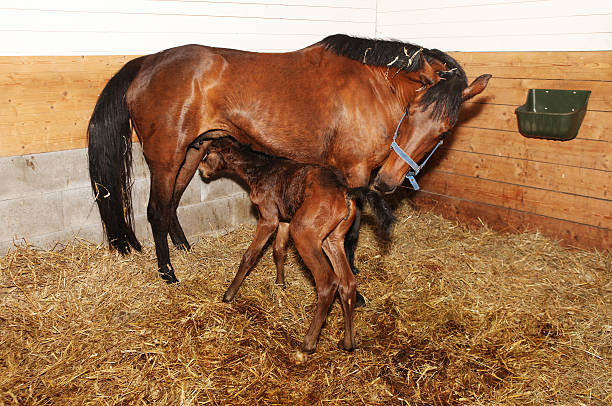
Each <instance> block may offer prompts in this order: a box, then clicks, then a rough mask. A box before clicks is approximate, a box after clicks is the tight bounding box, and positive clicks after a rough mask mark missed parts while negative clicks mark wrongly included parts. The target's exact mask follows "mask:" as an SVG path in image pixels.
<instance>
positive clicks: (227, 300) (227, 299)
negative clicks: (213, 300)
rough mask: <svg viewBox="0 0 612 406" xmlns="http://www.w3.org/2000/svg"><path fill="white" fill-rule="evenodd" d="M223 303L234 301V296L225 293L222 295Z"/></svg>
mask: <svg viewBox="0 0 612 406" xmlns="http://www.w3.org/2000/svg"><path fill="white" fill-rule="evenodd" d="M221 300H222V301H223V302H225V303H229V302H231V301H232V300H234V295H231V294H229V293H228V292H225V294H224V295H223V299H221Z"/></svg>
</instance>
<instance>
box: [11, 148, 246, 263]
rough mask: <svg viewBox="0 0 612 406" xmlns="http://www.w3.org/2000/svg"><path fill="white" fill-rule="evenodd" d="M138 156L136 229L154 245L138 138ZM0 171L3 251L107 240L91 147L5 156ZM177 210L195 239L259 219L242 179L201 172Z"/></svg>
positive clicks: (146, 176)
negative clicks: (205, 176)
mask: <svg viewBox="0 0 612 406" xmlns="http://www.w3.org/2000/svg"><path fill="white" fill-rule="evenodd" d="M133 162H134V167H133V173H134V177H135V178H134V184H133V187H132V199H133V202H132V204H133V207H134V216H135V222H136V224H135V228H136V235H137V236H138V238H139V240H140V241H141V242H142V243H143V244H145V245H149V244H152V236H151V230H150V227H149V223H148V221H147V219H146V211H147V210H146V208H147V202H148V199H149V174H148V170H147V166H146V164H145V162H144V159H143V157H142V153H141V150H140V145H139V144H134V151H133ZM0 173H1V174H2V180H0V255H4V254H5V253H7V252H9V251H10V250H11V249H12V248H13V247H14V246H15V245H23V244H25V243H28V244H31V245H33V246H36V247H39V248H41V249H53V248H55V247H59V246H62V245H63V244H65V243H67V242H72V241H74V240H78V239H83V240H86V241H90V242H92V243H104V236H103V232H102V223H101V221H100V215H99V212H98V207H97V205H96V204H95V202H94V201H93V194H92V192H91V189H90V186H89V174H88V172H87V150H86V149H81V150H72V151H61V152H52V153H45V154H35V155H26V156H20V157H9V158H0ZM178 215H179V220H180V222H181V224H182V225H183V229H184V231H185V234H186V236H187V238H188V240H190V241H195V240H197V239H198V236H201V235H204V234H210V233H219V232H226V231H228V230H231V229H233V228H235V227H237V226H238V225H240V224H245V223H249V224H253V223H255V217H254V212H253V210H252V205H251V203H250V201H249V199H248V194H247V193H246V191H245V190H244V189H243V188H242V187H241V186H240V185H238V184H237V183H235V182H233V181H231V180H229V179H219V180H216V181H214V182H211V183H205V182H203V181H202V180H201V179H200V178H199V176H198V174H197V173H196V175H195V176H194V179H192V181H191V183H190V184H189V186H188V187H187V190H186V191H185V193H184V195H183V197H182V199H181V205H180V206H179V210H178Z"/></svg>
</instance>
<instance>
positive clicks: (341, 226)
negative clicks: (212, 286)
mask: <svg viewBox="0 0 612 406" xmlns="http://www.w3.org/2000/svg"><path fill="white" fill-rule="evenodd" d="M222 171H223V172H231V173H235V174H236V175H238V176H239V177H241V178H242V179H243V180H244V181H245V182H246V183H247V184H248V185H249V188H250V194H249V197H250V198H251V202H253V204H254V205H256V206H257V210H258V213H259V219H258V221H257V229H256V231H255V237H254V239H253V242H252V243H251V245H250V246H249V248H248V249H247V250H246V252H245V253H244V255H243V257H242V261H241V262H240V266H239V268H238V272H237V273H236V276H235V277H234V280H233V281H232V284H231V285H230V287H229V288H228V289H227V291H226V292H225V295H224V297H223V300H224V301H230V300H232V299H233V298H234V296H235V295H236V292H237V291H238V288H239V287H240V285H241V284H242V282H243V281H244V278H245V277H246V275H247V273H248V272H249V271H250V270H251V268H252V267H253V265H254V264H255V261H256V260H257V258H258V257H259V255H260V254H261V251H262V249H263V247H264V245H265V244H266V242H267V241H268V239H269V238H270V236H271V235H272V234H273V233H274V231H276V230H278V231H277V235H276V240H275V243H274V260H275V263H276V273H277V274H276V282H277V283H280V284H283V283H284V270H283V264H284V260H285V253H286V246H287V241H288V238H289V233H290V234H291V237H292V238H293V241H294V243H295V246H296V248H297V250H298V252H299V254H300V256H301V257H302V259H303V261H304V263H305V264H306V266H308V268H309V269H310V271H311V272H312V275H313V277H314V280H315V284H316V289H317V308H316V311H315V316H314V318H313V320H312V322H311V324H310V328H309V329H308V333H307V334H306V337H305V338H304V343H303V344H302V348H301V351H303V352H304V353H309V352H313V351H314V350H315V347H316V343H317V338H318V337H319V333H320V331H321V327H322V326H323V322H324V321H325V318H326V316H327V313H328V311H329V307H330V305H331V303H332V301H333V299H334V297H335V295H336V292H338V293H339V295H340V301H341V303H342V310H343V312H344V339H343V340H342V341H341V342H340V346H341V347H342V348H343V349H345V350H352V349H353V348H354V347H355V341H354V333H353V310H354V306H355V289H356V282H355V277H354V276H353V273H352V272H351V269H350V266H349V263H348V260H347V258H346V255H345V252H344V237H345V235H346V233H347V231H348V230H349V228H350V227H351V225H352V223H353V220H354V218H355V212H356V204H355V200H354V198H352V197H351V194H350V192H349V190H348V188H347V186H346V181H345V180H344V177H343V176H342V174H340V173H339V172H338V171H336V170H333V169H331V168H328V167H321V166H312V165H304V164H299V163H296V162H293V161H290V160H287V159H279V158H275V157H270V156H266V155H264V154H260V153H255V152H253V151H252V150H250V149H249V148H248V147H246V146H243V145H241V144H238V143H237V142H235V141H233V140H231V139H229V138H220V139H217V140H214V141H213V142H212V143H211V144H210V145H209V147H208V154H207V155H206V157H205V158H204V160H203V161H202V162H201V163H200V173H201V175H202V177H204V178H205V179H209V178H211V177H213V176H214V175H216V174H218V173H219V172H222ZM330 262H331V264H330Z"/></svg>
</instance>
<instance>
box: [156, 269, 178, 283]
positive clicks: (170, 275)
mask: <svg viewBox="0 0 612 406" xmlns="http://www.w3.org/2000/svg"><path fill="white" fill-rule="evenodd" d="M158 272H159V276H161V278H162V279H163V280H165V281H166V283H167V284H172V283H178V281H179V280H178V279H176V275H175V274H174V269H173V268H172V265H166V266H164V267H162V268H159V269H158Z"/></svg>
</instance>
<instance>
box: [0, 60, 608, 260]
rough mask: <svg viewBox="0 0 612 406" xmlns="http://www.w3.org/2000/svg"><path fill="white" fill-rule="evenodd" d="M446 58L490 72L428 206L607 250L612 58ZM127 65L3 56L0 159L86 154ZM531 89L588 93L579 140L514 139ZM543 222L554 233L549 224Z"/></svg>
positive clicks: (432, 176) (428, 185) (431, 177)
mask: <svg viewBox="0 0 612 406" xmlns="http://www.w3.org/2000/svg"><path fill="white" fill-rule="evenodd" d="M452 55H453V56H454V57H455V58H456V59H457V60H458V61H459V62H460V63H461V64H462V66H463V67H464V68H465V70H466V72H467V74H468V75H470V77H471V78H474V77H476V76H478V75H480V74H483V73H491V74H493V75H494V76H493V78H492V79H491V81H490V82H489V86H488V88H487V89H486V90H485V92H483V93H482V94H481V95H479V96H477V97H476V98H474V99H473V100H471V101H469V102H467V103H466V104H465V106H464V109H463V111H462V114H461V117H460V122H459V124H458V126H457V128H456V129H455V131H454V136H453V137H450V138H449V141H450V142H448V143H447V144H445V149H444V150H442V151H441V152H440V153H438V154H437V156H436V161H434V162H432V163H431V164H430V165H429V168H427V173H425V174H424V175H423V179H422V183H423V188H424V191H423V192H422V193H420V194H419V193H417V194H416V195H415V200H416V201H417V202H419V201H420V202H428V203H426V204H425V203H423V204H424V205H426V206H427V207H435V206H436V205H435V204H432V203H431V202H432V201H435V200H436V199H438V200H439V201H440V202H442V203H443V204H442V203H440V207H445V209H444V210H442V211H443V212H444V213H445V214H446V215H451V214H452V213H454V214H453V216H454V217H455V218H466V217H469V216H473V215H475V213H478V212H479V211H481V212H482V213H486V214H487V215H486V216H484V214H483V216H484V217H487V218H490V219H493V220H494V221H493V223H494V224H497V225H498V226H499V225H500V224H502V223H504V221H506V223H507V224H514V225H513V226H512V227H510V228H513V227H514V228H516V227H515V226H516V224H517V222H518V221H519V220H520V221H523V222H527V223H529V224H531V223H533V224H532V225H535V226H538V227H540V228H541V229H542V230H544V229H545V230H547V231H546V232H547V233H549V234H550V235H552V236H555V237H558V238H561V239H563V240H564V241H565V242H567V243H570V244H577V245H580V246H584V247H598V248H606V249H609V247H610V244H611V242H610V238H609V236H610V233H609V232H608V231H609V229H610V227H611V217H612V207H611V203H610V202H611V198H610V194H611V191H610V185H611V184H612V177H611V176H612V175H611V171H612V162H611V160H612V52H610V51H602V52H523V53H521V52H499V53H494V52H483V53H463V52H457V53H453V54H452ZM132 58H134V56H85V57H81V56H79V57H77V56H67V57H45V56H41V57H0V88H2V90H3V92H2V97H1V98H0V156H4V157H6V156H14V155H25V154H32V153H39V152H50V151H58V150H66V149H74V148H84V147H86V127H87V122H88V119H89V116H90V114H91V111H92V109H93V106H94V104H95V101H96V99H97V96H98V94H99V92H100V91H101V90H102V88H103V87H104V84H105V83H106V81H107V80H108V79H109V78H110V77H111V76H112V75H113V74H114V73H115V72H116V71H117V70H118V69H119V68H120V67H121V66H122V65H123V64H124V63H125V62H127V61H128V60H130V59H132ZM531 87H541V88H563V89H589V90H591V91H592V95H591V98H590V101H589V106H588V112H587V114H586V117H585V119H584V122H583V124H582V127H581V129H580V132H579V134H578V136H577V137H576V139H574V140H571V141H551V140H539V139H529V138H525V137H523V136H521V135H520V134H519V133H518V130H517V123H516V116H515V113H514V110H515V109H516V107H517V106H518V105H521V104H523V103H524V101H525V97H526V93H527V89H528V88H531ZM423 196H427V198H424V197H423ZM451 206H453V207H454V209H453V210H451V209H449V207H451ZM496 210H497V211H498V215H493V213H495V212H496ZM508 213H511V214H508ZM504 219H505V220H504ZM547 220H549V221H550V224H553V225H554V226H552V225H551V226H549V227H548V226H547V227H544V226H543V224H545V223H546V221H547ZM500 227H501V226H500ZM562 230H571V231H562ZM601 230H604V231H601ZM606 230H608V231H606ZM596 241H598V243H597V244H595V242H596Z"/></svg>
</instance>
